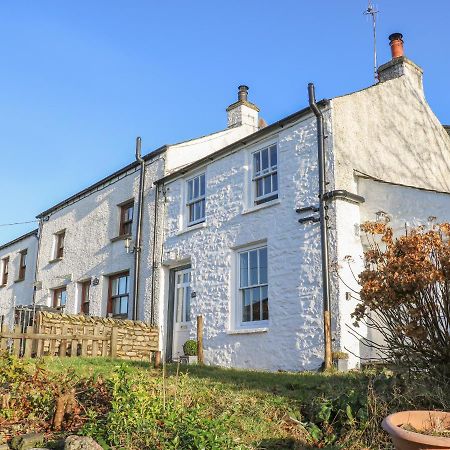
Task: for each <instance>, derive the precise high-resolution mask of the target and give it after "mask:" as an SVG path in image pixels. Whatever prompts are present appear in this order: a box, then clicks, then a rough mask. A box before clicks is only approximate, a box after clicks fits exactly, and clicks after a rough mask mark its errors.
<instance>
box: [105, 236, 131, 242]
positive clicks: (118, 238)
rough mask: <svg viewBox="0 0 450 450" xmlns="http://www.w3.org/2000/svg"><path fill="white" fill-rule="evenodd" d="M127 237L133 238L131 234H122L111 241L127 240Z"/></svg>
mask: <svg viewBox="0 0 450 450" xmlns="http://www.w3.org/2000/svg"><path fill="white" fill-rule="evenodd" d="M126 239H131V234H121V235H120V236H116V237H113V238H111V239H110V241H111V242H117V241H125V240H126Z"/></svg>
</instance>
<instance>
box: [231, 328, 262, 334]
mask: <svg viewBox="0 0 450 450" xmlns="http://www.w3.org/2000/svg"><path fill="white" fill-rule="evenodd" d="M268 331H269V327H261V328H237V329H235V330H228V331H227V334H256V333H267V332H268Z"/></svg>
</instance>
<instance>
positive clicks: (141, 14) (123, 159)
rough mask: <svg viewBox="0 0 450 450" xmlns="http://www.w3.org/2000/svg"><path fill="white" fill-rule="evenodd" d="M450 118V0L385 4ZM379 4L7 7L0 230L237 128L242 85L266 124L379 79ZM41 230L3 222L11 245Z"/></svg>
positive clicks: (2, 44)
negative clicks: (310, 96)
mask: <svg viewBox="0 0 450 450" xmlns="http://www.w3.org/2000/svg"><path fill="white" fill-rule="evenodd" d="M376 5H377V7H378V9H379V10H380V14H379V21H378V42H379V43H378V54H379V62H380V63H383V62H386V61H387V60H388V59H390V53H389V46H388V40H387V36H388V35H389V34H390V33H392V32H396V31H399V32H402V33H403V34H404V37H405V53H406V55H407V56H408V57H410V58H411V59H412V60H414V61H415V62H416V63H417V64H419V65H420V66H422V67H423V69H424V71H425V74H424V85H425V91H426V95H427V98H428V101H429V103H430V105H431V107H432V108H433V109H434V111H435V112H436V114H437V116H438V118H439V119H440V120H441V122H443V123H450V109H449V105H450V85H449V80H450V58H449V52H450V33H449V32H448V19H449V17H450V1H448V0H440V1H439V0H434V1H432V2H423V1H421V0H409V1H406V0H398V1H395V2H394V1H392V0H379V1H377V2H376ZM365 8H367V1H366V0H345V1H344V0H341V1H338V0H333V1H331V0H322V1H315V2H311V1H304V0H296V1H280V0H279V1H277V2H274V1H266V0H258V1H254V0H247V1H233V0H227V1H221V2H218V1H211V0H210V1H195V0H194V1H190V2H186V1H183V2H182V1H178V0H174V1H172V2H156V1H150V0H147V1H140V0H130V1H126V2H125V1H123V0H122V1H118V0H107V1H106V0H105V1H102V0H95V1H92V0H89V1H88V0H77V1H76V2H69V1H56V0H54V1H46V0H40V1H35V0H29V1H25V0H24V1H15V2H8V1H6V0H3V1H1V0H0V21H1V22H0V49H1V61H2V66H1V70H0V86H1V88H0V152H1V160H0V190H1V193H2V198H1V202H2V208H1V213H0V224H4V223H10V222H21V221H27V220H33V219H34V217H35V216H36V214H38V213H39V212H41V211H43V210H45V209H47V208H48V207H50V206H52V205H53V204H55V203H57V202H59V201H60V200H62V199H64V198H66V197H67V196H69V195H71V194H73V193H75V192H77V191H79V190H81V189H82V188H84V187H86V186H88V185H89V184H91V183H93V182H95V181H97V180H98V179H100V178H102V177H104V176H106V175H108V174H109V173H111V172H113V171H115V170H117V169H119V168H120V167H122V166H123V165H125V164H127V163H129V162H131V161H132V160H133V158H134V140H135V137H136V136H137V135H140V136H142V139H143V149H144V151H145V152H148V151H150V150H152V149H154V148H156V147H158V146H160V145H162V144H164V143H172V142H177V141H181V140H184V139H189V138H192V137H195V136H199V135H203V134H207V133H210V132H213V131H216V130H219V129H222V128H225V126H226V115H225V108H226V106H228V105H229V104H230V103H232V102H233V101H235V99H236V91H237V86H238V85H239V84H242V83H244V84H248V85H249V86H250V100H251V101H253V102H254V103H256V104H258V105H259V106H260V108H261V115H262V116H263V117H264V118H265V119H266V121H267V122H269V123H270V122H273V121H275V120H278V119H280V118H282V117H284V116H286V115H288V114H290V113H292V112H294V111H297V110H298V109H301V108H303V107H304V106H306V104H307V91H306V87H307V83H308V82H310V81H313V82H314V83H315V84H316V90H317V96H318V98H324V97H327V98H331V97H334V96H337V95H341V94H345V93H347V92H350V91H355V90H358V89H361V88H364V87H366V86H368V85H370V84H371V83H372V82H373V78H372V36H371V25H370V23H369V22H368V20H367V18H366V17H365V16H363V14H362V12H363V10H364V9H365ZM34 226H35V224H27V225H21V226H8V227H4V226H0V242H5V241H7V240H10V239H12V238H14V237H16V236H18V235H20V234H22V233H24V232H26V231H28V230H30V229H32V228H33V227H34Z"/></svg>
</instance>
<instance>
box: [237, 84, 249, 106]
mask: <svg viewBox="0 0 450 450" xmlns="http://www.w3.org/2000/svg"><path fill="white" fill-rule="evenodd" d="M238 89H239V91H238V100H239V101H240V102H241V101H244V102H246V101H247V98H248V86H245V85H244V84H241V85H240V86H239V88H238Z"/></svg>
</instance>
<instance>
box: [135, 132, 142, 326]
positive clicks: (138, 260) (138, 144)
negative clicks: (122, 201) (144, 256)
mask: <svg viewBox="0 0 450 450" xmlns="http://www.w3.org/2000/svg"><path fill="white" fill-rule="evenodd" d="M141 143H142V140H141V138H140V137H137V138H136V161H138V162H139V164H140V166H141V171H140V176H139V195H138V204H137V223H136V237H135V244H134V280H133V281H134V289H133V320H138V304H139V272H140V265H141V228H142V216H143V211H144V187H145V161H144V159H143V158H142V156H141Z"/></svg>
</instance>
